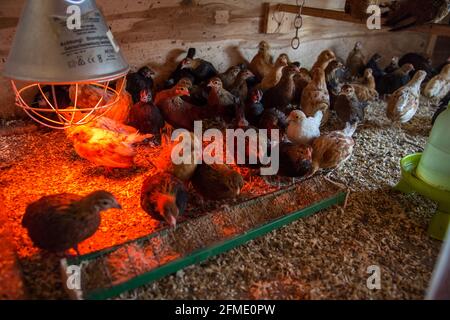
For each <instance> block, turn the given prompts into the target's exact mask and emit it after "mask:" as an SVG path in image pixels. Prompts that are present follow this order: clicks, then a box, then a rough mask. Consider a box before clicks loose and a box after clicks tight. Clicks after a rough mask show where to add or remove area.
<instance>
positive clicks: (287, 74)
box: [263, 65, 299, 113]
mask: <svg viewBox="0 0 450 320" xmlns="http://www.w3.org/2000/svg"><path fill="white" fill-rule="evenodd" d="M298 72H299V69H298V68H297V67H296V66H294V65H291V66H287V67H285V68H284V69H283V75H282V77H281V80H280V81H279V82H278V84H277V85H276V86H274V87H273V88H270V89H269V90H267V91H266V92H265V94H264V96H263V105H264V107H265V108H268V109H271V108H276V109H278V110H280V111H282V112H284V113H288V112H290V111H291V110H289V109H288V107H289V106H290V105H291V103H293V102H294V96H295V89H296V88H295V82H294V76H295V75H296V74H297V73H298Z"/></svg>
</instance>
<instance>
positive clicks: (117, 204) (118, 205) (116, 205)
mask: <svg viewBox="0 0 450 320" xmlns="http://www.w3.org/2000/svg"><path fill="white" fill-rule="evenodd" d="M114 208H116V209H119V210H122V206H121V205H120V203H116V204H115V206H114Z"/></svg>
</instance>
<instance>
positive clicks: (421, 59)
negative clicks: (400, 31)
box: [398, 52, 437, 80]
mask: <svg viewBox="0 0 450 320" xmlns="http://www.w3.org/2000/svg"><path fill="white" fill-rule="evenodd" d="M398 63H399V64H400V66H403V65H404V64H407V63H410V64H412V65H413V67H414V69H415V70H423V71H425V72H426V73H427V77H426V78H425V79H426V80H430V79H431V78H432V77H434V76H435V75H436V74H437V73H436V70H435V69H434V68H433V66H432V64H433V61H432V60H431V59H430V58H429V57H427V56H424V55H422V54H420V53H415V52H410V53H407V54H405V55H404V56H403V57H401V58H400V60H399V62H398Z"/></svg>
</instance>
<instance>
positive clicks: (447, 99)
mask: <svg viewBox="0 0 450 320" xmlns="http://www.w3.org/2000/svg"><path fill="white" fill-rule="evenodd" d="M449 103H450V92H449V93H448V94H447V95H446V96H445V98H444V99H442V102H441V104H440V105H439V107H438V109H437V110H436V112H435V113H434V115H433V118H432V119H431V124H432V125H434V123H435V122H436V119H437V118H438V117H439V116H440V114H441V113H442V112H444V111H445V110H447V108H448V106H449Z"/></svg>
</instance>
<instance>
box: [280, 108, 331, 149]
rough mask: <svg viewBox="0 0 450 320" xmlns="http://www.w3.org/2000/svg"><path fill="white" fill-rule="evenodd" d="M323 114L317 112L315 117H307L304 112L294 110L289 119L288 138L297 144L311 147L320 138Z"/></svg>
mask: <svg viewBox="0 0 450 320" xmlns="http://www.w3.org/2000/svg"><path fill="white" fill-rule="evenodd" d="M322 118H323V113H322V111H321V110H319V111H317V112H316V113H315V115H314V117H306V115H305V114H304V113H303V111H300V110H294V111H292V112H291V113H290V114H289V117H288V118H287V121H288V128H287V136H288V138H289V140H290V141H291V142H293V143H295V144H303V145H309V144H311V142H312V141H313V140H314V139H315V138H318V137H319V136H320V124H321V122H322Z"/></svg>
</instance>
